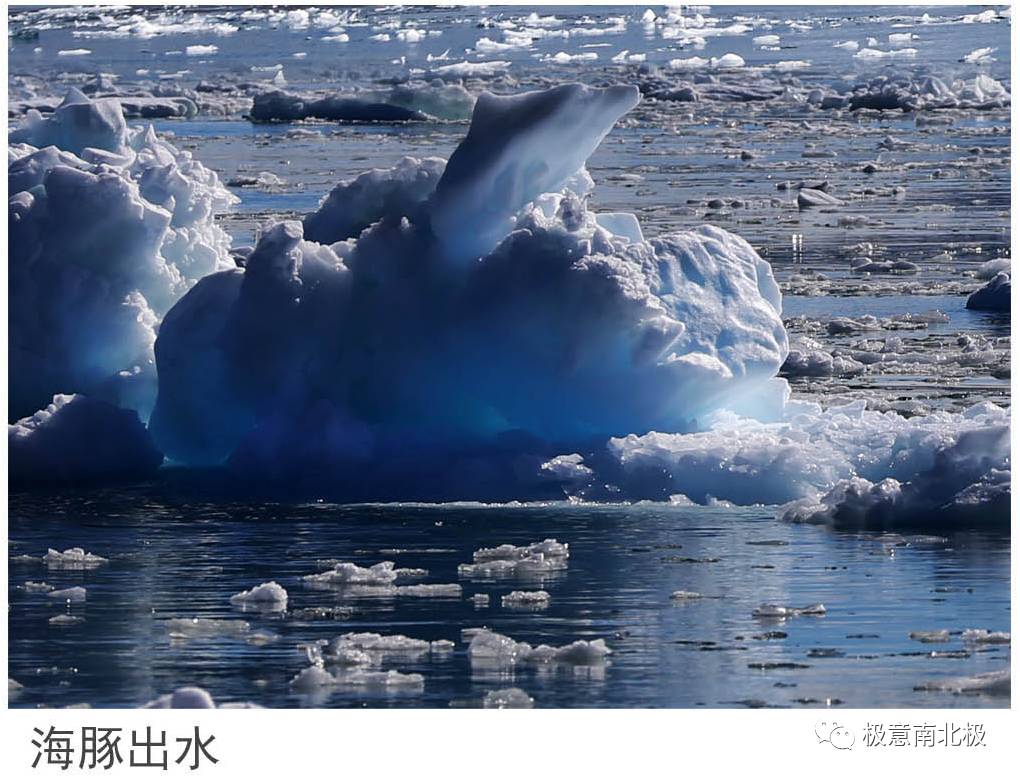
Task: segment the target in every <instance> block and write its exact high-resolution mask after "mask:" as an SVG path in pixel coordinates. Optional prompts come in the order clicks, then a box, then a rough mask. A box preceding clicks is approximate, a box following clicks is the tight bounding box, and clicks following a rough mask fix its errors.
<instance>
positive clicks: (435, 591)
mask: <svg viewBox="0 0 1020 780" xmlns="http://www.w3.org/2000/svg"><path fill="white" fill-rule="evenodd" d="M396 595H398V596H413V597H415V598H425V599H443V598H455V599H459V598H460V596H461V586H460V585H458V584H456V583H441V584H431V583H430V584H421V585H398V586H397V588H396Z"/></svg>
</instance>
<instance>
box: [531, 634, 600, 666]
mask: <svg viewBox="0 0 1020 780" xmlns="http://www.w3.org/2000/svg"><path fill="white" fill-rule="evenodd" d="M611 653H612V650H610V649H609V648H608V647H607V646H606V642H605V640H604V639H595V640H592V641H588V640H585V639H578V640H577V641H575V642H571V643H570V644H569V645H564V646H563V647H550V646H549V645H539V646H538V647H536V648H535V649H534V650H532V651H531V652H529V653H526V654H525V657H524V660H525V661H526V662H527V663H539V664H542V663H544V664H564V665H568V666H601V665H603V664H604V663H605V662H606V656H608V655H610V654H611Z"/></svg>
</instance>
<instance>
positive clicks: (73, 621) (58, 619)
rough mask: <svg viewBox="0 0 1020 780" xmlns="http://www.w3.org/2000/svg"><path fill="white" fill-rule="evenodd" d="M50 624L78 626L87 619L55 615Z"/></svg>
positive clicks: (77, 616)
mask: <svg viewBox="0 0 1020 780" xmlns="http://www.w3.org/2000/svg"><path fill="white" fill-rule="evenodd" d="M48 622H49V624H50V625H51V626H76V625H78V624H79V623H84V622H85V618H83V617H81V616H79V615H54V616H53V617H51V618H50V619H49V621H48Z"/></svg>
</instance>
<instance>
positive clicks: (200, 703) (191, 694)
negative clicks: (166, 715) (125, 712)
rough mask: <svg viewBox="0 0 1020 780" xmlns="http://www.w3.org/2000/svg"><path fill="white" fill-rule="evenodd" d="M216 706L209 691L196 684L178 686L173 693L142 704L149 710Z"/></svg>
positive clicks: (202, 708)
mask: <svg viewBox="0 0 1020 780" xmlns="http://www.w3.org/2000/svg"><path fill="white" fill-rule="evenodd" d="M215 708H216V703H215V702H214V701H213V698H212V696H210V695H209V692H208V691H206V690H204V689H203V688H198V687H195V686H187V687H184V688H178V689H177V690H175V691H174V692H173V693H165V694H163V695H162V696H160V697H158V698H156V699H153V700H152V701H150V702H149V703H148V704H143V705H142V709H147V710H154V709H155V710H165V709H174V710H181V709H183V710H208V709H215Z"/></svg>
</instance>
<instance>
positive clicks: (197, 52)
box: [184, 44, 220, 57]
mask: <svg viewBox="0 0 1020 780" xmlns="http://www.w3.org/2000/svg"><path fill="white" fill-rule="evenodd" d="M219 50H220V47H219V46H216V45H214V44H209V45H208V46H205V45H202V44H197V45H195V46H186V47H185V49H184V53H185V54H186V55H188V56H189V57H205V56H208V55H210V54H215V53H216V52H218V51H219Z"/></svg>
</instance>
